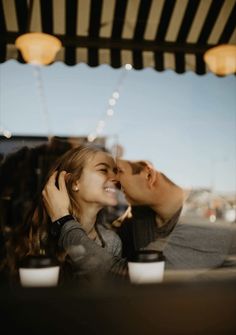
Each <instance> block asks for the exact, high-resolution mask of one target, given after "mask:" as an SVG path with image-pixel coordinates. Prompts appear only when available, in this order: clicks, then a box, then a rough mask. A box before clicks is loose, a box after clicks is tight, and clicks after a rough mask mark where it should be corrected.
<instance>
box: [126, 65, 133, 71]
mask: <svg viewBox="0 0 236 335" xmlns="http://www.w3.org/2000/svg"><path fill="white" fill-rule="evenodd" d="M132 68H133V66H132V65H131V64H125V69H126V70H128V71H130V70H132Z"/></svg>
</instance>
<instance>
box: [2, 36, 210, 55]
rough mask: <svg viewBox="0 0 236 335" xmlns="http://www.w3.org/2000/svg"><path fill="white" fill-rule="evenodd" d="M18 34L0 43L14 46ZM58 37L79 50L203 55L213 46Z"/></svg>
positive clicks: (63, 42) (3, 38)
mask: <svg viewBox="0 0 236 335" xmlns="http://www.w3.org/2000/svg"><path fill="white" fill-rule="evenodd" d="M18 36H20V34H19V33H14V32H6V33H3V34H1V35H0V43H7V44H14V43H15V40H16V38H17V37H18ZM54 36H56V37H58V38H59V39H60V40H61V42H62V44H63V46H64V47H77V48H78V47H81V48H97V49H121V50H142V51H153V52H170V53H189V54H203V53H204V52H205V51H206V50H208V49H209V48H211V47H213V46H215V44H214V45H213V44H195V43H183V42H181V43H178V42H177V43H176V42H166V41H162V42H159V43H158V42H157V41H155V40H153V41H148V40H142V41H135V40H132V39H118V40H114V39H110V38H102V37H96V38H91V37H86V36H73V37H70V36H65V35H54Z"/></svg>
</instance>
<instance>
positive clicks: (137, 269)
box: [128, 250, 165, 284]
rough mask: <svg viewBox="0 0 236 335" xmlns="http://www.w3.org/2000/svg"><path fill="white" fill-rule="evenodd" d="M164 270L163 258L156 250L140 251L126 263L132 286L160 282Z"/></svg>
mask: <svg viewBox="0 0 236 335" xmlns="http://www.w3.org/2000/svg"><path fill="white" fill-rule="evenodd" d="M164 268H165V258H164V256H163V254H162V252H159V251H156V250H141V251H139V252H137V253H136V254H135V255H134V256H133V257H132V258H131V260H130V261H129V262H128V270H129V278H130V281H131V283H133V284H148V283H149V284H151V283H160V282H162V281H163V278H164Z"/></svg>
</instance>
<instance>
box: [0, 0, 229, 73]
mask: <svg viewBox="0 0 236 335" xmlns="http://www.w3.org/2000/svg"><path fill="white" fill-rule="evenodd" d="M29 4H30V2H29V1H27V0H0V62H4V61H6V60H8V59H18V60H19V61H23V60H22V58H21V56H20V55H19V53H18V51H17V49H16V48H15V46H14V42H15V39H16V38H17V37H18V36H19V35H21V34H23V33H25V32H27V31H37V32H39V31H42V32H45V33H49V34H52V35H55V36H57V37H58V38H59V39H60V40H61V41H62V44H63V48H62V49H61V51H60V52H59V53H58V55H57V58H56V61H63V62H65V63H66V64H67V65H74V64H77V63H80V62H83V63H87V64H88V65H90V66H98V65H100V64H110V65H111V66H112V67H114V68H119V67H121V66H123V65H124V64H127V63H128V64H132V66H133V67H134V68H135V69H142V68H146V67H153V68H155V69H156V70H157V71H163V70H166V69H172V70H174V71H176V72H177V73H184V72H186V71H188V70H191V71H194V72H196V73H197V74H204V73H206V72H207V71H208V69H207V68H206V65H205V63H204V61H203V54H204V52H205V51H206V50H207V49H209V48H210V47H212V46H215V45H219V44H225V43H227V44H236V0H35V1H34V3H33V7H32V15H31V20H30V21H29V20H28V13H29V10H28V9H29V7H30V6H29Z"/></svg>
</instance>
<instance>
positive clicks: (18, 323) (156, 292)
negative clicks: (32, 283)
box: [0, 273, 236, 335]
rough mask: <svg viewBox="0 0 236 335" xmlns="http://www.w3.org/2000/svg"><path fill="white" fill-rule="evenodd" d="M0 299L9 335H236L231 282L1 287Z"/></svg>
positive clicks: (234, 287)
mask: <svg viewBox="0 0 236 335" xmlns="http://www.w3.org/2000/svg"><path fill="white" fill-rule="evenodd" d="M169 275H172V276H173V274H171V273H169ZM182 275H183V273H182ZM169 279H170V278H169ZM0 297H1V298H0V301H1V302H0V320H1V323H0V324H1V329H7V330H8V332H7V333H8V334H11V333H12V334H13V333H14V334H16V332H17V333H19V332H22V333H24V334H40V335H41V334H44V335H45V334H47V333H50V334H59V335H61V334H63V335H64V334H72V333H76V334H96V335H97V334H112V335H113V334H114V335H118V334H145V335H146V334H147V335H148V334H160V335H169V334H175V335H176V334H181V335H185V334H186V335H193V334H194V335H196V334H214V335H217V334H222V335H223V334H224V335H231V334H232V335H233V334H234V335H235V334H236V281H235V280H225V279H224V280H222V279H219V280H216V281H211V280H203V281H198V280H195V281H181V280H176V281H174V280H173V277H172V281H165V282H163V283H160V284H152V285H150V284H148V285H132V284H131V283H129V282H127V281H124V282H122V281H121V282H117V283H111V282H106V281H104V282H99V283H96V284H93V285H84V284H83V285H80V284H79V283H78V284H74V285H70V286H63V287H54V288H21V287H15V288H13V287H11V288H9V287H8V288H6V287H3V286H2V287H0Z"/></svg>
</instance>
